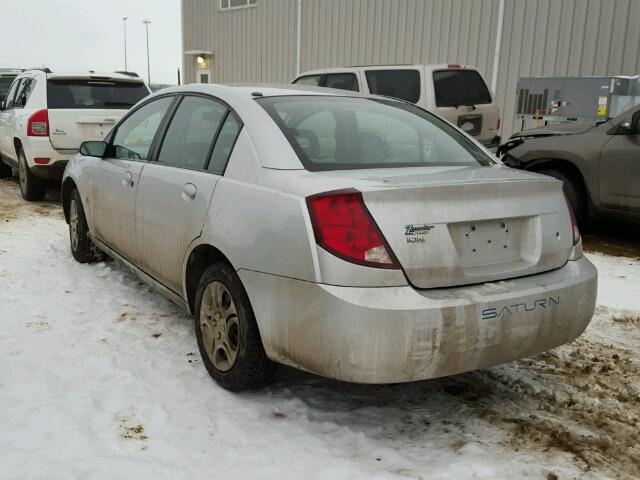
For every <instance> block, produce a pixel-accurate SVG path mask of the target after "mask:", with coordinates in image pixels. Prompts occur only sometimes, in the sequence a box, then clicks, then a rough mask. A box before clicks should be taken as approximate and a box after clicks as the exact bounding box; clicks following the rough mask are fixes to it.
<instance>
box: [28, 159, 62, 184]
mask: <svg viewBox="0 0 640 480" xmlns="http://www.w3.org/2000/svg"><path fill="white" fill-rule="evenodd" d="M67 163H69V160H58V161H57V162H53V163H51V164H48V165H34V166H32V167H31V173H33V174H34V175H35V176H36V177H38V178H45V179H47V180H60V179H62V174H63V173H64V169H65V168H66V167H67Z"/></svg>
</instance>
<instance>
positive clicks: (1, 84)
mask: <svg viewBox="0 0 640 480" xmlns="http://www.w3.org/2000/svg"><path fill="white" fill-rule="evenodd" d="M14 78H16V77H0V100H4V99H5V97H6V96H7V92H8V91H9V88H10V87H11V83H12V82H13V79H14Z"/></svg>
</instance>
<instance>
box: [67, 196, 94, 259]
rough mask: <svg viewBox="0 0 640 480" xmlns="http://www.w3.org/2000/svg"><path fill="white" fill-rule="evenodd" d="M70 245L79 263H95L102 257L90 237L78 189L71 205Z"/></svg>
mask: <svg viewBox="0 0 640 480" xmlns="http://www.w3.org/2000/svg"><path fill="white" fill-rule="evenodd" d="M69 244H70V246H71V254H72V255H73V258H75V259H76V261H77V262H80V263H93V262H95V261H97V260H98V259H99V257H100V255H99V254H98V252H97V249H96V247H95V246H94V245H93V242H92V241H91V238H90V237H89V227H88V226H87V218H86V217H85V215H84V208H83V207H82V200H81V199H80V193H78V190H77V189H74V190H73V191H72V192H71V200H70V203H69Z"/></svg>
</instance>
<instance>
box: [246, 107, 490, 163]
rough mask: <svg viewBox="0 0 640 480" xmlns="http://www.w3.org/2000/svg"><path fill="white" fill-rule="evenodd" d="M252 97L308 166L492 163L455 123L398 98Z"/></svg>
mask: <svg viewBox="0 0 640 480" xmlns="http://www.w3.org/2000/svg"><path fill="white" fill-rule="evenodd" d="M257 101H258V102H259V103H260V105H261V106H262V107H263V108H264V109H265V110H266V111H267V113H269V115H270V116H271V118H272V119H273V120H274V121H275V122H276V124H278V126H279V127H280V129H281V130H282V132H283V133H284V135H285V136H286V137H287V139H288V140H289V142H290V143H291V146H292V147H293V149H294V150H295V151H296V153H297V154H298V157H299V158H300V161H301V162H302V164H303V165H304V167H305V168H306V169H307V170H309V171H320V170H352V169H358V168H395V167H427V166H478V165H492V164H493V161H492V160H491V158H490V157H489V156H488V155H486V154H485V153H484V152H483V151H482V150H481V149H480V148H478V147H477V146H476V145H475V143H474V142H473V141H472V140H470V139H468V138H467V136H466V135H464V134H463V133H461V132H460V131H458V130H457V129H456V128H454V127H452V126H451V125H449V124H448V123H447V122H445V121H443V120H441V119H440V118H438V117H436V116H435V115H432V114H430V113H428V112H426V111H424V110H422V109H420V108H418V107H416V106H414V105H410V104H407V103H404V102H398V101H396V100H386V99H379V100H378V99H370V98H359V97H334V96H324V95H323V96H311V95H307V96H283V97H265V98H261V99H259V100H257Z"/></svg>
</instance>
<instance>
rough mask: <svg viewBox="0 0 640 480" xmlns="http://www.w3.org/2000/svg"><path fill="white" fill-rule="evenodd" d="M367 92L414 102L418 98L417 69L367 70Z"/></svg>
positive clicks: (418, 77)
mask: <svg viewBox="0 0 640 480" xmlns="http://www.w3.org/2000/svg"><path fill="white" fill-rule="evenodd" d="M365 76H366V77H367V84H368V85H369V92H371V93H373V94H375V95H385V96H387V97H394V98H399V99H401V100H406V101H407V102H411V103H416V102H417V101H418V100H419V99H420V72H418V70H368V71H367V72H365Z"/></svg>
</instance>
